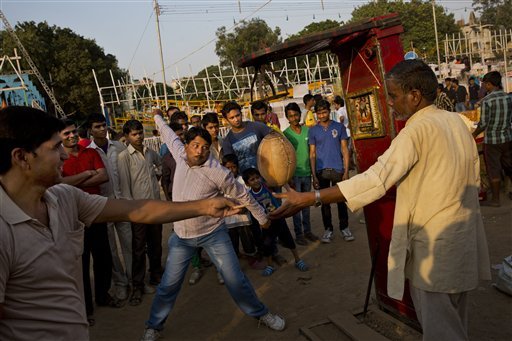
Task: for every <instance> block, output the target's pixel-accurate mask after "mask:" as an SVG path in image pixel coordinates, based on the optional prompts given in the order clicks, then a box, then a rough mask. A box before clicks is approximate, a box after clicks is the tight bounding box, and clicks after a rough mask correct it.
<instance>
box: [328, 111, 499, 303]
mask: <svg viewBox="0 0 512 341" xmlns="http://www.w3.org/2000/svg"><path fill="white" fill-rule="evenodd" d="M395 184H396V185H397V199H396V207H395V216H394V222H393V232H392V238H391V244H390V248H389V255H388V295H389V296H390V297H392V298H395V299H402V297H403V292H404V280H405V278H408V279H409V280H410V281H411V283H412V285H413V286H415V287H417V288H419V289H422V290H426V291H432V292H442V293H459V292H464V291H468V290H471V289H474V288H476V286H477V285H478V280H479V279H490V278H491V277H490V276H491V275H490V263H489V253H488V249H487V240H486V237H485V232H484V230H483V222H482V217H481V214H480V204H479V202H478V191H479V186H480V163H479V158H478V152H477V149H476V144H475V142H474V140H473V138H472V136H471V134H470V133H469V131H468V129H467V127H466V126H465V124H464V122H463V121H462V120H461V119H460V117H459V116H458V115H457V114H456V113H450V112H447V111H443V110H440V109H437V108H436V107H435V106H433V105H431V106H428V107H426V108H423V109H421V110H420V111H418V112H416V113H415V114H414V115H413V116H412V117H411V118H410V119H409V120H408V121H407V124H406V126H405V128H404V129H402V130H401V131H400V133H399V134H398V135H397V136H396V138H395V139H394V140H393V141H392V143H391V145H390V147H389V149H388V150H387V151H386V152H385V153H384V154H383V155H381V156H380V157H379V158H378V160H377V162H376V163H375V164H374V165H373V166H372V167H370V168H369V169H368V170H367V171H366V172H364V173H362V174H358V175H356V176H355V177H353V178H352V179H350V180H347V181H343V182H340V183H338V187H339V189H340V191H341V192H342V193H343V195H344V197H345V198H346V199H347V206H348V207H349V208H350V209H351V210H352V211H353V210H357V209H359V208H361V207H363V206H365V205H367V204H369V203H371V202H373V201H375V200H377V199H378V198H380V197H382V196H383V195H384V194H385V193H386V191H387V190H388V189H389V188H390V187H392V186H393V185H395Z"/></svg>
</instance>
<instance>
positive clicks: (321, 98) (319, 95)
mask: <svg viewBox="0 0 512 341" xmlns="http://www.w3.org/2000/svg"><path fill="white" fill-rule="evenodd" d="M313 98H314V99H315V102H316V103H318V101H321V100H323V99H324V97H323V96H322V95H321V94H316V95H314V96H313Z"/></svg>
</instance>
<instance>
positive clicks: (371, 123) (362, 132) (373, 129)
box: [347, 87, 385, 140]
mask: <svg viewBox="0 0 512 341" xmlns="http://www.w3.org/2000/svg"><path fill="white" fill-rule="evenodd" d="M377 90H378V87H373V88H369V89H364V90H362V91H358V92H353V93H349V94H348V95H347V110H348V115H349V121H350V134H351V136H352V138H354V139H355V140H359V139H364V138H372V137H380V136H384V135H385V132H384V128H383V126H382V117H381V116H382V112H381V110H380V109H379V103H378V99H377Z"/></svg>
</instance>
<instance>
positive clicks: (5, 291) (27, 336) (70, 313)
mask: <svg viewBox="0 0 512 341" xmlns="http://www.w3.org/2000/svg"><path fill="white" fill-rule="evenodd" d="M44 201H45V203H46V205H47V207H48V216H49V219H50V220H49V221H50V224H49V225H50V226H49V227H47V226H44V225H43V224H41V223H40V222H39V221H38V220H36V219H32V218H31V217H29V216H28V215H27V214H26V213H25V212H23V211H22V210H21V209H20V208H19V207H18V206H17V205H16V204H15V203H14V202H13V201H12V200H11V198H10V197H9V196H8V195H7V193H5V191H4V189H3V188H2V187H0V304H2V305H3V310H4V311H3V313H4V316H3V319H0V340H88V339H89V335H88V324H87V319H86V316H85V306H84V298H83V288H82V287H83V284H82V253H83V237H84V227H85V226H89V225H90V224H91V223H92V222H93V221H94V219H95V218H96V217H97V216H98V214H100V212H101V211H102V210H103V208H104V207H105V204H106V201H107V198H105V197H101V196H97V195H90V194H87V193H85V192H83V191H81V190H80V189H78V188H75V187H72V186H68V185H56V186H53V187H51V188H49V189H48V190H47V191H46V193H45V194H44Z"/></svg>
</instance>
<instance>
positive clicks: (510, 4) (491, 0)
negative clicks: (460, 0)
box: [473, 0, 512, 30]
mask: <svg viewBox="0 0 512 341" xmlns="http://www.w3.org/2000/svg"><path fill="white" fill-rule="evenodd" d="M473 7H474V8H475V10H477V12H479V13H480V21H481V22H482V24H492V25H494V26H495V27H496V29H501V28H504V29H507V30H509V29H512V0H473Z"/></svg>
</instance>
